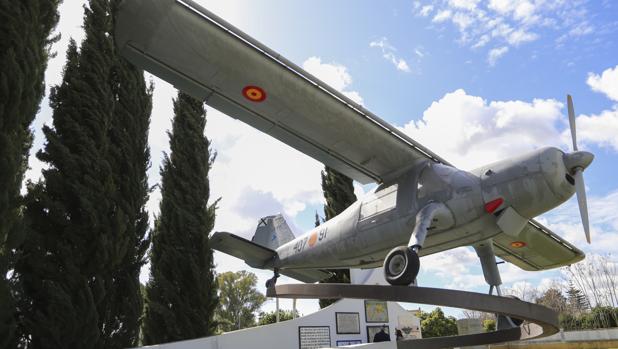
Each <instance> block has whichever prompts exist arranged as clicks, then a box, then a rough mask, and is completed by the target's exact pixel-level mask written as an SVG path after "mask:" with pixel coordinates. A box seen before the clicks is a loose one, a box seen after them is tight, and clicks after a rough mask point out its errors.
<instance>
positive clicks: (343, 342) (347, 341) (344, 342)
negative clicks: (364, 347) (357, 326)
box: [337, 339, 363, 347]
mask: <svg viewBox="0 0 618 349" xmlns="http://www.w3.org/2000/svg"><path fill="white" fill-rule="evenodd" d="M362 343H363V341H362V340H360V339H343V340H338V341H337V346H338V347H345V346H347V345H354V344H362Z"/></svg>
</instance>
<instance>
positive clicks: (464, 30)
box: [414, 0, 594, 49]
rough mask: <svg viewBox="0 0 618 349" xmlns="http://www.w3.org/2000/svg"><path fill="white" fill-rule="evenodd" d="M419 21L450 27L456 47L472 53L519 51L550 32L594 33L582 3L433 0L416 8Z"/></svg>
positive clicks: (563, 36) (580, 34) (579, 34)
mask: <svg viewBox="0 0 618 349" xmlns="http://www.w3.org/2000/svg"><path fill="white" fill-rule="evenodd" d="M414 13H415V14H416V15H417V16H420V17H428V16H429V14H432V15H433V17H432V18H431V21H432V23H435V24H442V23H452V24H453V25H454V26H455V27H456V28H457V29H458V31H459V39H458V41H459V43H460V44H462V45H465V46H469V47H470V48H473V49H478V48H481V47H484V46H485V45H487V44H489V43H490V42H492V43H493V46H498V47H501V46H506V47H518V46H521V45H523V44H526V43H529V42H532V41H535V40H538V39H539V38H540V33H542V32H544V31H547V30H552V31H557V32H558V33H560V32H562V33H564V34H563V35H562V36H561V37H560V38H559V39H558V40H557V41H556V42H557V44H559V45H560V44H562V43H563V42H564V41H565V40H566V38H568V37H580V36H584V35H589V34H592V33H594V26H592V25H591V24H590V23H589V19H588V15H587V11H586V4H585V2H582V1H532V0H490V1H489V2H481V1H478V0H433V1H426V2H425V3H423V4H421V3H418V4H415V6H414Z"/></svg>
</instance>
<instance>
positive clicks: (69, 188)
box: [16, 11, 113, 348]
mask: <svg viewBox="0 0 618 349" xmlns="http://www.w3.org/2000/svg"><path fill="white" fill-rule="evenodd" d="M94 13H97V11H94ZM91 17H92V16H91ZM87 40H88V39H87ZM82 54H83V53H82ZM82 58H84V56H83V55H80V54H79V53H78V51H77V45H76V44H75V42H73V41H71V43H70V44H69V49H68V52H67V64H66V66H65V70H64V77H63V82H62V84H61V85H60V86H57V87H54V88H52V92H51V96H50V102H51V106H52V108H53V109H54V113H53V128H51V127H49V126H45V127H44V128H43V132H44V134H45V136H46V137H47V144H46V145H45V149H44V151H40V152H39V153H38V154H37V156H38V157H39V159H41V160H42V161H45V162H47V163H48V164H49V168H48V169H46V170H44V171H43V177H44V182H39V183H37V184H30V185H29V188H28V194H27V196H26V211H25V218H26V220H27V224H28V229H27V231H26V233H27V234H26V239H25V241H24V243H23V245H22V247H21V251H20V252H21V256H20V258H19V259H18V261H17V265H16V272H17V274H18V278H19V282H20V290H21V292H22V299H21V300H20V310H21V312H22V323H23V333H22V340H23V341H25V342H27V347H28V348H57V347H65V348H80V347H81V348H93V347H95V346H96V344H97V343H98V341H99V330H98V314H97V310H96V305H97V303H98V302H99V301H100V300H101V298H102V297H101V294H102V293H103V291H104V289H105V287H104V286H103V285H101V281H102V280H101V279H102V278H101V276H100V270H99V269H100V267H101V264H102V260H103V259H104V258H103V257H104V254H105V253H106V252H107V251H105V249H104V248H102V245H103V243H102V242H103V241H101V240H103V239H106V240H111V238H110V237H109V234H107V233H106V232H105V230H107V229H110V227H109V225H108V219H107V217H106V216H107V215H108V214H109V213H110V212H111V204H110V202H109V199H108V197H109V196H110V195H109V194H110V192H111V189H112V188H113V186H112V182H111V173H110V168H109V165H108V164H107V162H105V161H104V154H102V150H104V149H106V148H107V140H106V137H105V130H106V129H107V127H108V124H109V118H110V116H111V110H110V109H111V108H106V107H107V105H106V104H105V101H106V100H105V99H103V98H96V95H97V93H101V92H103V91H105V90H104V89H102V88H99V89H94V88H93V86H92V85H91V83H89V82H88V81H87V80H86V79H85V78H86V76H87V75H88V73H89V74H91V78H95V77H96V73H95V72H97V71H98V72H105V70H106V69H105V65H102V66H98V65H91V64H92V62H90V63H91V64H88V63H85V62H84V59H82ZM95 67H97V68H100V69H94V68H95ZM86 69H91V71H90V72H88V73H87V72H85V71H84V70H86ZM99 77H100V78H103V77H102V76H99ZM99 101H100V103H99ZM90 103H97V104H98V105H97V106H98V107H99V108H96V109H94V108H90V107H89V104H90ZM106 189H107V190H106ZM106 194H107V195H106ZM93 291H94V292H93Z"/></svg>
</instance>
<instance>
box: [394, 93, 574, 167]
mask: <svg viewBox="0 0 618 349" xmlns="http://www.w3.org/2000/svg"><path fill="white" fill-rule="evenodd" d="M561 109H562V103H560V102H558V101H556V100H553V99H535V100H533V101H532V102H524V101H490V102H488V101H486V100H484V99H482V98H481V97H476V96H471V95H468V94H467V93H466V92H465V91H464V90H461V89H459V90H456V91H454V92H451V93H447V94H446V95H444V97H442V98H441V99H440V100H438V101H436V102H434V103H432V104H431V106H430V107H429V108H427V109H426V110H425V112H424V113H423V118H422V120H419V121H412V122H410V123H408V124H406V125H405V126H404V127H403V131H404V132H405V133H407V134H408V135H409V136H410V137H412V138H413V139H415V140H417V141H419V142H420V143H421V144H423V145H425V146H427V147H429V149H432V150H433V151H434V152H436V153H437V154H439V155H440V156H443V157H445V158H446V159H448V160H449V161H451V162H453V163H454V164H456V165H458V166H460V167H464V168H466V169H471V168H474V167H476V166H480V165H482V164H486V163H490V162H492V161H496V160H499V159H503V158H506V157H510V156H513V155H514V154H519V153H523V152H526V151H530V150H532V149H535V148H537V147H540V146H549V145H551V146H566V143H565V142H564V141H563V138H562V136H561V133H562V129H558V125H560V124H561V123H560V121H561V120H564V116H563V114H562V112H561ZM563 122H564V121H563ZM445 139H448V140H449V141H448V142H445V141H444V140H445Z"/></svg>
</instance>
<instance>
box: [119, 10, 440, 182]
mask: <svg viewBox="0 0 618 349" xmlns="http://www.w3.org/2000/svg"><path fill="white" fill-rule="evenodd" d="M117 17H118V21H117V25H116V42H117V44H118V47H119V49H120V51H121V53H122V54H123V55H124V56H125V57H126V58H127V59H129V60H130V61H131V62H133V63H134V64H135V65H137V66H139V67H141V68H144V69H145V70H147V71H149V72H151V73H153V74H155V75H157V76H159V77H161V78H163V79H164V80H166V81H168V82H170V83H172V84H173V85H175V86H176V87H177V88H179V89H181V90H183V91H185V92H187V93H189V94H191V95H193V96H194V97H196V98H202V99H205V101H206V103H207V104H209V105H210V106H212V107H214V108H216V109H218V110H220V111H221V112H223V113H225V114H227V115H229V116H231V117H234V118H237V119H239V120H241V121H243V122H245V123H247V124H249V125H251V126H253V127H254V128H257V129H259V130H261V131H263V132H265V133H267V134H269V135H271V136H272V137H274V138H277V139H279V140H280V141H282V142H284V143H286V144H288V145H289V146H291V147H293V148H295V149H297V150H299V151H301V152H303V153H305V154H307V155H309V156H311V157H313V158H314V159H316V160H318V161H320V162H322V163H324V164H326V165H328V166H331V167H333V168H335V169H336V170H338V171H340V172H342V173H344V174H346V175H347V176H349V177H351V178H353V179H355V180H357V181H359V182H361V183H364V184H365V183H370V182H382V181H385V180H388V179H389V178H391V177H393V176H396V175H397V174H398V173H400V171H401V170H403V169H404V168H407V167H409V166H412V164H414V163H415V162H417V161H419V160H421V159H431V160H434V161H438V162H442V163H447V162H446V161H445V160H444V159H441V158H440V157H438V156H437V155H436V154H433V153H432V152H431V151H429V150H428V149H426V148H424V147H423V146H422V145H420V144H418V143H417V142H415V141H414V140H412V139H410V138H409V137H408V136H406V135H405V134H403V133H402V132H401V131H399V130H398V129H397V128H395V127H393V126H391V125H389V124H388V123H386V122H385V121H383V120H381V119H380V118H378V117H377V116H375V115H373V114H372V113H371V112H369V111H367V110H365V109H364V108H363V107H362V106H360V105H358V104H357V103H355V102H353V101H352V100H350V99H349V98H347V97H346V96H344V95H343V94H341V93H339V92H338V91H336V90H334V89H332V88H331V87H329V86H328V85H326V84H325V83H323V82H321V81H320V80H318V79H317V78H315V77H313V76H312V75H310V74H309V73H307V72H306V71H304V70H303V69H302V68H300V67H298V66H296V65H295V64H293V63H291V62H290V61H288V60H286V59H285V58H283V57H281V56H280V55H279V54H277V53H276V52H273V51H271V50H270V49H268V48H267V47H265V46H264V45H262V44H260V43H259V42H257V41H255V40H254V39H252V38H251V37H249V36H247V35H246V34H244V33H243V32H241V31H240V30H238V29H236V28H235V27H233V26H232V25H230V24H229V23H227V22H225V21H224V20H222V19H220V18H218V17H217V16H216V15H214V14H212V13H211V12H209V11H208V10H206V9H204V8H202V7H200V6H199V5H197V4H195V3H194V2H192V1H189V0H184V1H178V0H157V1H151V0H131V1H124V2H123V3H122V5H121V8H120V10H119V13H118V15H117ZM253 87H257V88H258V94H253V95H251V96H249V97H251V98H247V96H246V93H247V91H249V92H248V93H252V92H251V91H253V92H255V90H251V89H249V90H247V88H253ZM262 97H264V98H262ZM252 98H253V100H252ZM262 99H263V100H262Z"/></svg>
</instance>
